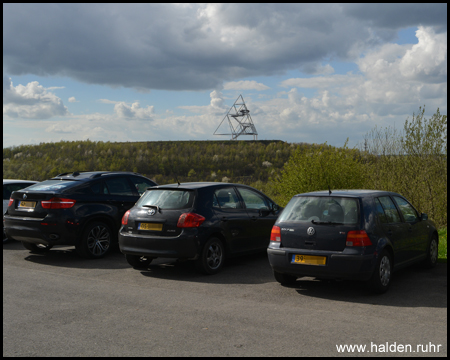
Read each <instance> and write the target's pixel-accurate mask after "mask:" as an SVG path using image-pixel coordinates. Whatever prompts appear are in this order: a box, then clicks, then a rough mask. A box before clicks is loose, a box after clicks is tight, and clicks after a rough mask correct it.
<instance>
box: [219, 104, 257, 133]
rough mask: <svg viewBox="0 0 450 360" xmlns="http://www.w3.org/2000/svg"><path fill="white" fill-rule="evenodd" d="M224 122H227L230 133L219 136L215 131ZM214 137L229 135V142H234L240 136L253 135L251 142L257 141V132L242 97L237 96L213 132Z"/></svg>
mask: <svg viewBox="0 0 450 360" xmlns="http://www.w3.org/2000/svg"><path fill="white" fill-rule="evenodd" d="M225 120H228V125H229V126H230V130H231V133H226V134H220V133H218V132H217V131H218V130H219V128H220V127H221V126H222V124H223V123H224V122H225ZM214 135H231V140H236V139H237V138H238V137H239V136H241V135H253V140H257V139H258V132H257V131H256V127H255V124H253V120H252V117H251V116H250V110H249V109H247V106H246V105H245V102H244V98H243V97H242V95H239V97H238V98H237V100H236V101H235V102H234V104H233V106H232V107H231V108H230V110H229V111H228V112H227V114H226V115H225V117H224V118H223V120H222V121H221V122H220V124H219V126H218V127H217V129H216V131H214Z"/></svg>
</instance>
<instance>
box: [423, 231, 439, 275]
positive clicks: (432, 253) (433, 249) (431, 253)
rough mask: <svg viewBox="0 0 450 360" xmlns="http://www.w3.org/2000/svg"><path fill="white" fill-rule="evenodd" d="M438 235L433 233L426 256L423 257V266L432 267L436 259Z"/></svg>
mask: <svg viewBox="0 0 450 360" xmlns="http://www.w3.org/2000/svg"><path fill="white" fill-rule="evenodd" d="M438 243H439V240H438V237H437V236H436V235H433V237H432V238H431V241H430V244H429V245H428V249H427V258H426V259H425V266H426V267H427V268H429V269H431V268H434V267H435V266H436V263H437V259H438Z"/></svg>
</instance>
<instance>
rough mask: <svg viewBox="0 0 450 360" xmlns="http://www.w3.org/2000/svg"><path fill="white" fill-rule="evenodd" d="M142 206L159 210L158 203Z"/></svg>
mask: <svg viewBox="0 0 450 360" xmlns="http://www.w3.org/2000/svg"><path fill="white" fill-rule="evenodd" d="M142 207H149V208H156V211H157V212H161V208H160V207H159V206H158V205H142Z"/></svg>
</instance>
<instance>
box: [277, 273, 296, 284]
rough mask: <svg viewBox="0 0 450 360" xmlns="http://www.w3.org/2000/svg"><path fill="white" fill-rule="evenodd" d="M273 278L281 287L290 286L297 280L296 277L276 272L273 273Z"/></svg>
mask: <svg viewBox="0 0 450 360" xmlns="http://www.w3.org/2000/svg"><path fill="white" fill-rule="evenodd" d="M273 276H275V280H276V281H278V282H279V283H280V284H282V285H292V284H294V283H295V282H296V280H297V276H294V275H288V274H282V273H279V272H277V271H274V272H273Z"/></svg>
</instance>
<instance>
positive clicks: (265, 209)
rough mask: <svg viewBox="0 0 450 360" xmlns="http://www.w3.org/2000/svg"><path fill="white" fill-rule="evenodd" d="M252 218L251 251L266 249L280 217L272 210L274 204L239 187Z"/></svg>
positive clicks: (254, 192)
mask: <svg viewBox="0 0 450 360" xmlns="http://www.w3.org/2000/svg"><path fill="white" fill-rule="evenodd" d="M237 190H238V192H239V194H240V195H241V197H242V200H243V202H244V205H245V209H246V211H247V214H248V216H249V217H250V226H249V230H250V236H251V237H250V244H249V247H250V249H266V248H267V246H268V245H269V241H270V233H271V231H272V227H273V224H274V223H275V220H276V219H277V217H278V215H275V214H274V213H273V212H272V211H271V209H272V203H271V201H270V200H269V199H267V198H266V197H264V196H262V195H261V194H259V193H257V192H256V191H253V190H251V189H247V188H244V187H237Z"/></svg>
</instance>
